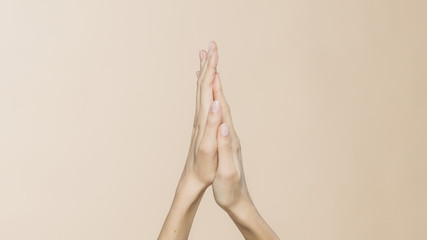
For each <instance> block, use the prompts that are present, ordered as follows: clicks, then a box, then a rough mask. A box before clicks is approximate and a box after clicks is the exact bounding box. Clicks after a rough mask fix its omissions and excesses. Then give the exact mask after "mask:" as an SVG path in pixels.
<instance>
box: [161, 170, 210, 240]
mask: <svg viewBox="0 0 427 240" xmlns="http://www.w3.org/2000/svg"><path fill="white" fill-rule="evenodd" d="M205 190H206V187H204V186H203V185H202V184H198V183H197V182H195V181H192V179H189V178H188V177H184V178H182V179H181V180H180V182H179V184H178V187H177V190H176V192H175V197H174V200H173V202H172V206H171V209H170V210H169V213H168V215H167V217H166V220H165V222H164V224H163V227H162V230H161V232H160V235H159V237H158V239H159V240H162V239H168V240H170V239H173V240H178V239H188V235H189V233H190V229H191V225H192V224H193V219H194V216H195V215H196V212H197V208H198V207H199V204H200V201H201V199H202V197H203V194H204V192H205Z"/></svg>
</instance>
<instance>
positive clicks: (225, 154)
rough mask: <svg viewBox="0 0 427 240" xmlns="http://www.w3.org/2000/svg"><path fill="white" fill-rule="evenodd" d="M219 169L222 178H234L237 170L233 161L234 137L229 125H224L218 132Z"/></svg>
mask: <svg viewBox="0 0 427 240" xmlns="http://www.w3.org/2000/svg"><path fill="white" fill-rule="evenodd" d="M217 141H218V169H217V172H218V173H219V175H220V176H222V177H227V176H234V175H235V174H236V173H237V170H236V168H235V166H234V161H233V148H232V135H231V134H230V128H229V126H228V124H227V123H222V124H221V126H220V127H219V128H218V130H217Z"/></svg>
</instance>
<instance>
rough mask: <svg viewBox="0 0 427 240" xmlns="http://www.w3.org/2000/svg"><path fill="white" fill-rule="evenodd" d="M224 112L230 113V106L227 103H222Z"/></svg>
mask: <svg viewBox="0 0 427 240" xmlns="http://www.w3.org/2000/svg"><path fill="white" fill-rule="evenodd" d="M224 112H225V113H226V114H228V115H231V109H230V106H229V105H228V103H225V104H224Z"/></svg>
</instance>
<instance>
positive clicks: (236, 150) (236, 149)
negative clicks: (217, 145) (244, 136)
mask: <svg viewBox="0 0 427 240" xmlns="http://www.w3.org/2000/svg"><path fill="white" fill-rule="evenodd" d="M232 148H233V151H234V152H240V151H242V148H241V146H240V144H238V143H234V144H233V146H232Z"/></svg>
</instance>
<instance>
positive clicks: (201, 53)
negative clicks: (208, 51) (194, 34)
mask: <svg viewBox="0 0 427 240" xmlns="http://www.w3.org/2000/svg"><path fill="white" fill-rule="evenodd" d="M203 54H204V53H203V51H202V50H200V52H199V58H200V61H202V59H203Z"/></svg>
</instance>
